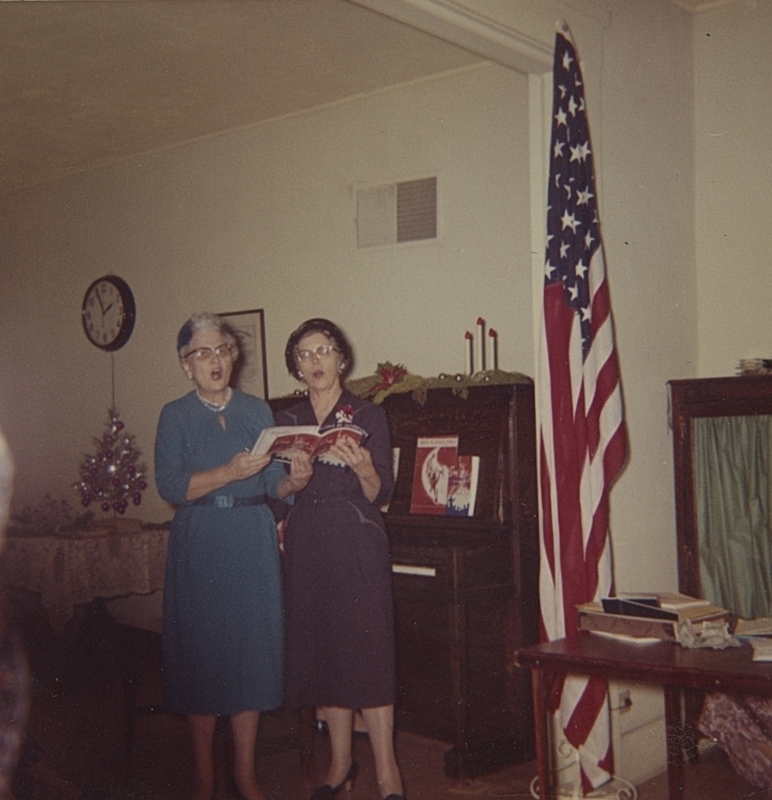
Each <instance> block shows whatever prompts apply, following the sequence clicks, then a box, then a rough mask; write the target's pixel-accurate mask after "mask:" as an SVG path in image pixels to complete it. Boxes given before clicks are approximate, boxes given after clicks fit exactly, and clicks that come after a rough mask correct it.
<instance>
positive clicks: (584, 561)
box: [538, 31, 627, 793]
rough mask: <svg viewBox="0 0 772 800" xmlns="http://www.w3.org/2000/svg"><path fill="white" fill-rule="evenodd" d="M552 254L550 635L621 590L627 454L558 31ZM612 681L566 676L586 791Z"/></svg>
mask: <svg viewBox="0 0 772 800" xmlns="http://www.w3.org/2000/svg"><path fill="white" fill-rule="evenodd" d="M553 81H554V90H553V118H552V140H551V157H550V158H551V161H550V178H549V189H548V203H549V205H548V210H547V255H546V263H545V280H544V304H543V318H542V330H541V341H540V354H539V377H538V384H539V397H540V400H539V403H540V408H539V410H540V441H539V480H540V495H541V519H540V526H541V537H540V544H541V568H540V576H539V580H540V587H539V588H540V600H541V623H542V636H543V638H545V639H547V640H549V641H552V640H553V639H560V638H563V637H565V636H569V637H570V636H575V635H578V627H577V612H576V606H577V605H578V604H580V603H586V602H588V601H590V600H593V599H598V598H599V597H601V596H608V595H609V594H610V593H611V592H612V589H613V586H612V584H613V578H612V574H611V553H610V540H609V536H608V529H609V489H610V487H611V484H612V482H613V481H614V479H615V477H616V476H617V474H618V473H619V471H620V470H621V468H622V466H623V464H624V461H625V458H626V454H627V447H626V438H625V429H624V421H623V416H622V396H621V388H620V382H619V369H618V364H617V356H616V350H615V347H614V331H613V326H612V320H611V307H610V302H609V293H608V285H607V283H606V273H605V266H604V263H603V248H602V245H601V239H600V222H599V219H598V208H597V195H596V190H595V176H594V170H593V156H592V148H591V146H590V134H589V129H588V125H587V114H586V109H585V102H584V85H583V83H582V73H581V70H580V67H579V62H578V59H577V56H576V51H575V50H574V46H573V44H572V42H571V41H570V38H568V35H567V34H566V33H564V32H562V31H559V32H558V34H557V36H556V39H555V64H554V71H553ZM606 697H607V692H606V684H605V681H603V680H600V679H587V678H579V677H576V676H569V677H566V678H565V679H564V680H563V681H562V682H561V683H560V684H559V685H558V686H556V690H555V696H554V699H555V703H554V710H556V711H557V712H558V719H559V722H560V725H561V727H562V729H563V731H564V733H565V736H566V738H567V740H568V741H569V742H570V743H571V744H572V745H573V746H574V747H575V748H576V749H577V751H578V753H579V762H580V766H581V775H582V785H583V790H584V792H585V793H586V792H588V791H591V790H592V789H594V788H597V787H598V786H601V785H602V784H604V783H606V782H607V781H608V780H609V778H610V777H611V773H612V772H613V770H612V758H611V746H610V736H609V717H608V706H607V699H606Z"/></svg>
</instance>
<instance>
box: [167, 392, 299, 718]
mask: <svg viewBox="0 0 772 800" xmlns="http://www.w3.org/2000/svg"><path fill="white" fill-rule="evenodd" d="M220 416H221V417H222V418H223V420H224V421H225V426H224V427H223V426H222V425H221V424H220V421H219V417H220ZM272 424H273V414H272V412H271V409H270V408H269V406H268V404H267V403H266V402H265V401H263V400H260V399H259V398H257V397H253V396H252V395H248V394H244V393H243V392H239V391H234V393H233V396H232V398H231V400H230V402H229V403H228V405H227V407H226V408H225V410H224V411H223V412H221V414H219V415H218V414H217V413H215V412H213V411H211V410H210V409H209V408H207V407H206V406H204V404H203V403H202V402H201V401H200V400H199V398H198V396H197V395H196V392H191V393H190V394H187V395H185V396H184V397H181V398H180V399H179V400H175V401H173V402H171V403H168V404H167V405H166V406H164V408H163V410H162V411H161V416H160V419H159V422H158V431H157V435H156V442H155V479H156V485H157V486H158V491H159V493H160V495H161V497H163V499H164V500H166V501H167V502H169V503H172V504H174V505H176V506H177V509H176V512H175V514H174V521H173V522H172V530H171V534H170V536H169V547H168V552H167V557H166V577H165V582H164V604H163V692H164V707H165V708H166V709H167V710H169V711H171V712H173V713H176V714H186V715H189V714H216V715H227V716H232V715H233V714H238V713H240V712H242V711H247V710H261V711H267V710H270V709H272V708H276V707H277V706H279V705H280V704H281V702H282V694H283V679H282V674H283V639H284V627H283V609H282V589H281V577H280V569H281V568H280V564H279V549H278V541H277V536H276V526H275V523H274V518H273V515H272V513H271V511H270V509H269V507H268V505H266V504H265V503H259V504H256V505H244V506H238V505H237V506H235V507H222V506H223V505H227V503H228V502H229V501H227V500H226V501H225V502H224V503H222V502H221V503H220V505H215V504H208V505H202V504H196V503H195V502H194V503H188V502H187V501H186V499H185V494H186V492H187V488H188V484H189V483H190V479H191V476H192V475H193V473H195V472H202V471H204V470H208V469H211V468H213V467H217V466H220V465H222V464H225V463H226V462H228V461H229V460H230V459H231V458H232V457H233V456H234V455H235V454H236V453H238V452H241V451H243V450H245V449H247V448H251V447H252V445H253V444H254V443H255V441H256V440H257V437H258V435H259V434H260V431H262V430H263V428H266V427H269V426H271V425H272ZM285 474H286V473H285V472H284V469H283V468H282V466H281V465H280V464H269V466H268V467H266V469H264V470H263V471H262V472H260V473H258V474H257V475H255V476H253V477H252V478H248V479H247V480H243V481H236V482H233V483H230V484H228V485H227V486H224V487H222V488H221V489H218V490H217V491H216V492H212V493H211V494H212V495H217V496H220V497H234V498H238V497H241V498H244V497H252V498H254V497H259V496H261V495H270V496H271V497H278V493H277V490H278V486H279V483H280V481H281V480H282V478H283V477H284V476H285Z"/></svg>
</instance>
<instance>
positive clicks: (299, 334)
mask: <svg viewBox="0 0 772 800" xmlns="http://www.w3.org/2000/svg"><path fill="white" fill-rule="evenodd" d="M312 333H323V334H324V335H325V336H327V337H328V338H329V339H331V340H332V343H333V344H334V345H335V347H336V348H337V349H338V350H340V352H341V356H342V361H341V367H342V369H341V376H340V377H341V381H343V380H345V379H346V376H347V375H348V374H349V373H350V372H351V369H352V367H353V366H354V351H353V350H352V349H351V345H350V344H349V342H348V339H347V338H346V337H345V335H344V334H343V331H342V330H341V329H340V328H339V327H338V326H337V325H336V324H335V323H333V322H330V320H328V319H323V318H322V317H314V318H313V319H307V320H306V321H305V322H304V323H303V324H302V325H301V326H300V327H298V328H296V329H295V330H294V331H293V332H292V333H291V334H290V337H289V339H288V340H287V346H286V347H285V348H284V362H285V363H286V365H287V371H288V372H289V374H290V375H292V377H293V378H297V379H298V380H303V373H302V372H301V371H300V369H299V367H298V361H297V358H296V356H295V348H296V347H297V346H298V342H299V341H300V340H301V339H304V338H305V337H306V336H310V335H311V334H312Z"/></svg>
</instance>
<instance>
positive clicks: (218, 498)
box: [188, 494, 266, 508]
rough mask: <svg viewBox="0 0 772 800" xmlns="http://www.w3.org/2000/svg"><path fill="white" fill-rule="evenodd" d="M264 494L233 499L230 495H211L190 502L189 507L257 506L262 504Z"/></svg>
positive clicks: (264, 498)
mask: <svg viewBox="0 0 772 800" xmlns="http://www.w3.org/2000/svg"><path fill="white" fill-rule="evenodd" d="M265 500H266V497H265V495H264V494H255V495H252V496H251V497H234V496H233V495H232V494H213V495H205V496H204V497H199V498H198V499H197V500H191V501H190V503H188V505H190V506H215V507H216V508H240V507H241V506H259V505H261V504H262V503H264V502H265Z"/></svg>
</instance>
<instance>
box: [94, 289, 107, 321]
mask: <svg viewBox="0 0 772 800" xmlns="http://www.w3.org/2000/svg"><path fill="white" fill-rule="evenodd" d="M95 294H96V296H97V300H99V308H100V309H101V310H102V317H103V318H104V315H105V306H104V303H103V302H102V295H101V294H99V289H97V290H96V292H95Z"/></svg>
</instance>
